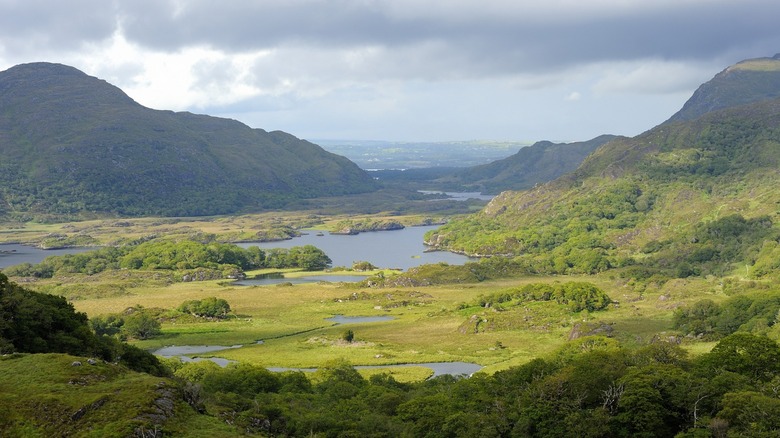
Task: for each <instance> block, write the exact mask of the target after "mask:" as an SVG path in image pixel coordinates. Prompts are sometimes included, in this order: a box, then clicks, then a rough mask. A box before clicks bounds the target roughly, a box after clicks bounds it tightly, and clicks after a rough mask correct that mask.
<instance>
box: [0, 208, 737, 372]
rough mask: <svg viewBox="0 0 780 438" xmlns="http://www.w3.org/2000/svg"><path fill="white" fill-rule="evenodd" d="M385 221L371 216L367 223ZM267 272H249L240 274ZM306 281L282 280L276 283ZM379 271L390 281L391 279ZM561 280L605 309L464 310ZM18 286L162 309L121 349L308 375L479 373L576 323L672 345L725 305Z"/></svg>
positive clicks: (112, 228) (96, 312) (627, 285)
mask: <svg viewBox="0 0 780 438" xmlns="http://www.w3.org/2000/svg"><path fill="white" fill-rule="evenodd" d="M391 217H392V216H373V217H371V219H373V220H385V219H388V218H391ZM392 218H393V219H394V220H399V221H401V222H402V223H405V224H415V223H420V221H422V220H423V219H424V218H423V217H422V216H409V217H392ZM343 219H344V216H339V217H323V216H316V215H310V214H307V215H303V214H301V215H298V214H291V215H276V216H274V215H271V214H268V215H249V216H239V217H231V218H212V219H210V220H200V219H199V220H188V219H171V220H168V219H159V220H158V219H128V220H122V221H120V222H121V223H119V224H117V223H116V222H110V221H96V222H85V223H81V222H80V223H74V224H60V225H57V226H54V225H34V224H28V225H26V228H25V232H29V233H30V234H29V235H30V236H32V235H38V233H44V232H48V233H49V235H51V234H57V233H64V234H63V235H64V236H65V238H74V237H75V236H83V235H85V234H86V233H88V234H89V235H90V236H91V237H92V238H94V239H95V240H96V241H98V242H99V243H101V244H107V243H108V242H109V241H110V240H112V239H113V240H126V239H133V238H137V237H139V236H141V235H142V233H146V234H147V235H148V234H156V235H163V234H170V233H172V234H193V233H212V234H216V235H218V236H219V238H220V240H235V239H234V238H235V237H236V236H241V235H243V234H242V233H246V231H245V230H247V229H252V230H260V229H269V227H289V228H292V229H296V228H301V227H307V228H309V227H319V228H320V229H328V227H329V226H331V227H332V226H333V224H335V223H337V222H338V221H341V220H343ZM242 230H244V231H242ZM17 231H19V232H21V231H22V230H17ZM255 233H257V231H255ZM3 235H4V236H5V237H6V238H7V237H8V236H14V235H16V236H17V237H18V236H20V235H21V234H14V233H13V230H11V229H8V230H6V232H5V233H4V234H3ZM38 238H41V236H40V235H38ZM267 272H269V271H268V270H266V271H256V272H249V273H248V275H249V277H252V276H253V275H256V274H261V273H267ZM343 273H344V272H333V274H343ZM305 274H306V273H304V272H293V271H288V272H286V274H285V275H287V276H296V275H305ZM326 274H327V273H326ZM365 274H366V275H371V274H373V273H372V272H366V273H365ZM385 274H386V275H392V271H386V272H385ZM318 275H319V273H318ZM570 281H583V282H590V283H593V284H595V285H596V286H598V287H600V288H601V289H603V290H604V291H605V292H606V293H607V294H608V295H609V296H610V298H611V299H612V300H613V301H614V303H613V304H611V305H610V306H609V307H608V308H607V309H606V310H603V311H593V312H588V311H582V312H571V311H570V310H569V309H568V307H566V306H564V305H560V304H557V303H555V302H528V303H522V304H518V305H513V306H510V307H506V308H502V307H501V306H496V307H490V308H484V307H479V306H477V305H475V304H474V302H475V301H477V298H478V297H479V296H481V295H490V294H493V293H495V292H500V291H502V290H506V289H510V288H516V287H519V286H522V285H524V284H527V283H556V282H560V283H564V282H570ZM23 285H24V286H25V287H29V288H31V289H33V290H38V291H42V292H48V293H52V294H56V295H63V296H65V297H66V298H67V299H68V300H70V301H72V303H73V305H74V306H75V308H76V310H78V311H81V312H85V313H86V314H87V315H88V316H89V317H95V316H101V315H107V314H111V313H120V312H123V311H125V309H128V308H130V307H133V306H137V305H140V306H143V307H145V308H150V309H161V312H162V313H161V314H163V315H164V317H163V318H162V333H161V335H159V336H155V337H153V338H151V339H148V340H144V341H131V342H133V343H135V344H136V345H138V346H139V347H142V348H145V349H149V350H156V349H158V348H161V347H165V346H171V345H224V346H235V345H241V346H242V347H240V348H231V349H228V350H223V351H218V352H213V353H206V354H201V355H199V356H200V357H221V358H226V359H229V360H234V361H239V362H242V363H252V364H256V365H262V366H266V367H283V368H316V367H317V366H319V365H322V364H323V363H326V362H328V361H333V360H341V359H343V360H347V361H349V362H350V363H352V364H354V365H371V366H377V365H388V366H389V365H394V364H409V363H412V364H413V363H425V362H459V361H462V362H470V363H477V364H479V365H481V366H483V367H484V368H483V371H484V372H487V373H492V372H495V371H498V370H503V369H507V368H509V367H512V366H517V365H521V364H524V363H526V362H528V361H529V360H531V359H533V358H535V357H543V356H546V355H548V354H550V353H552V352H554V351H556V350H558V349H560V348H561V347H562V346H564V345H565V344H566V343H567V341H568V340H569V338H570V335H571V333H572V331H573V329H575V326H577V325H579V326H578V327H576V328H577V331H579V332H580V334H581V335H587V334H588V333H590V332H592V333H602V334H604V333H606V334H609V335H610V336H611V337H613V338H615V339H617V340H618V341H620V342H621V343H626V344H642V343H647V342H649V341H650V340H652V339H653V338H654V337H655V336H666V333H667V332H668V335H669V336H671V335H673V334H674V332H673V331H672V330H671V325H672V324H671V321H672V314H673V311H674V309H676V308H677V307H680V306H683V305H686V304H689V303H692V302H695V301H697V300H699V299H702V298H710V299H712V300H713V301H716V302H720V301H722V300H723V299H725V298H727V297H728V295H727V294H726V293H724V290H723V285H722V281H721V279H718V278H714V277H709V278H688V279H677V280H671V281H668V282H666V283H665V284H664V285H663V286H660V287H658V286H653V284H652V283H650V284H647V283H642V284H634V282H633V281H631V280H626V279H621V278H618V277H616V276H615V274H614V272H609V273H606V274H601V275H595V276H548V277H541V276H533V277H522V278H513V279H503V280H494V281H486V282H481V283H474V284H452V285H438V286H425V287H392V288H372V287H358V286H356V285H354V284H345V283H335V282H334V283H330V282H319V283H304V284H282V285H268V286H239V285H235V284H233V283H232V282H230V281H225V280H212V281H199V282H179V281H176V280H175V279H174V278H173V276H172V275H170V274H167V273H165V272H148V271H146V272H131V271H124V270H121V271H107V272H103V273H100V274H96V275H81V274H73V275H72V276H67V277H62V276H57V277H55V278H53V279H39V280H34V281H30V282H26V283H23ZM208 297H218V298H222V299H224V300H227V302H228V303H229V304H230V307H231V309H232V314H231V317H230V318H228V319H226V320H208V319H205V318H196V317H192V316H189V315H187V316H183V315H181V314H180V315H179V316H175V312H167V313H166V312H165V311H172V310H174V309H176V308H177V307H178V306H179V305H180V304H182V303H183V302H184V301H188V300H199V299H203V298H208ZM165 315H174V316H171V317H165ZM334 315H346V316H376V315H382V316H390V317H392V318H393V319H392V320H389V321H380V322H372V323H358V324H342V325H339V324H335V323H333V322H331V321H328V320H327V318H330V317H332V316H334ZM347 330H352V331H353V332H354V340H353V341H352V342H347V341H345V340H344V339H343V338H344V333H345V332H346V331H347ZM594 330H595V331H594ZM659 334H660V335H659ZM260 341H262V342H260ZM684 345H685V346H686V348H688V349H689V350H690V351H692V352H694V353H701V352H705V351H707V350H708V348H710V347H711V346H712V345H711V344H708V343H704V344H702V343H699V342H694V341H684ZM382 371H386V372H391V373H393V375H394V376H395V377H396V378H397V379H400V380H422V379H424V378H426V377H428V376H430V372H431V371H430V370H429V369H427V368H417V367H414V368H388V369H385V370H376V369H370V370H361V372H362V373H363V374H365V375H370V374H373V373H377V372H382Z"/></svg>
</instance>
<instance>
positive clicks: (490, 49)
mask: <svg viewBox="0 0 780 438" xmlns="http://www.w3.org/2000/svg"><path fill="white" fill-rule="evenodd" d="M778 15H780V6H778V5H777V2H776V0H741V1H740V2H734V1H733V0H654V1H652V2H649V1H639V0H589V1H587V2H583V1H576V0H543V1H542V0H539V1H530V0H529V1H522V2H519V1H516V0H483V1H480V2H474V1H473V0H424V1H421V0H263V1H255V2H238V1H228V2H225V1H216V0H113V1H108V0H73V1H69V2H50V1H45V0H0V68H8V67H10V66H12V65H14V64H18V63H21V62H31V61H41V60H48V61H54V62H62V63H66V64H70V65H74V66H75V67H77V68H80V69H82V70H84V71H86V72H87V73H89V74H92V75H95V76H99V77H101V78H104V79H106V80H108V81H109V82H111V83H114V84H116V85H117V86H119V87H121V88H122V89H124V90H125V91H127V92H128V94H130V95H131V97H133V98H135V99H136V100H138V101H139V102H140V103H142V104H144V105H147V106H151V107H154V108H165V109H174V110H193V111H202V112H209V113H214V114H236V115H242V114H243V115H249V114H253V115H254V117H255V118H253V119H251V120H245V121H247V123H250V124H254V125H255V126H263V127H270V128H274V129H275V128H276V127H273V126H267V125H265V122H264V121H269V120H270V121H276V120H278V121H279V122H280V123H282V124H284V125H285V127H289V128H288V129H292V130H293V131H296V130H297V131H304V130H305V131H307V132H310V131H311V130H309V129H308V127H309V126H313V125H314V124H317V125H319V126H321V127H322V129H323V130H325V129H327V130H328V131H329V132H345V131H350V129H349V124H350V123H354V122H355V121H357V122H360V123H363V126H364V127H366V129H368V128H367V127H368V126H373V127H375V129H377V130H379V129H380V128H382V127H383V123H382V122H383V116H382V114H381V113H382V111H384V112H385V117H391V118H393V120H395V123H396V124H397V125H398V126H397V127H396V128H395V129H396V130H397V129H408V130H409V134H408V135H410V136H415V135H421V134H420V133H424V134H425V135H437V136H441V137H443V136H446V135H449V134H450V133H451V132H454V131H458V132H461V133H463V135H465V133H464V129H465V127H471V129H472V130H473V132H475V134H474V135H476V133H479V135H484V134H483V133H484V132H485V131H486V130H487V129H481V128H480V126H485V127H492V128H494V129H495V131H501V132H502V134H501V136H507V135H511V134H510V133H511V132H516V133H520V134H516V135H522V132H521V130H522V129H525V127H524V126H523V125H522V124H521V123H517V122H514V123H513V121H512V120H511V118H510V117H507V116H506V114H508V113H513V112H514V111H513V109H512V105H513V104H514V105H530V106H533V107H535V108H537V111H536V114H537V115H539V116H546V117H549V118H551V120H545V121H540V120H537V121H536V122H535V123H536V124H537V125H539V129H542V128H543V127H544V126H547V127H548V128H547V129H550V130H555V135H559V137H558V138H565V137H567V135H566V134H563V132H564V130H568V131H569V132H572V134H570V135H572V136H574V135H579V134H575V133H574V132H575V129H576V128H575V127H576V126H577V124H578V123H582V124H583V125H584V124H585V123H586V120H588V122H587V123H590V126H601V124H600V122H599V121H597V120H593V117H595V116H596V115H597V114H596V113H594V111H597V110H598V111H602V113H601V114H602V115H603V117H604V118H605V119H612V120H615V119H614V117H611V115H608V113H606V112H603V111H607V112H608V111H610V107H608V106H606V105H605V106H604V107H600V108H598V109H597V108H594V107H589V106H588V105H584V103H585V101H586V100H587V101H588V102H592V103H591V104H593V105H596V104H600V103H599V102H602V103H603V102H605V101H607V100H609V101H610V102H611V104H612V105H613V106H617V107H620V105H623V106H624V107H625V106H628V105H629V103H628V99H634V100H636V99H645V98H648V99H667V100H666V102H667V103H666V104H663V105H661V104H660V103H659V106H658V110H657V111H665V110H666V109H667V108H669V107H671V106H672V105H678V104H679V100H680V99H681V96H685V94H690V92H692V91H693V89H695V88H696V87H697V86H698V85H699V84H700V83H702V82H704V81H706V80H708V79H709V78H710V77H712V75H714V74H715V73H717V72H718V71H720V70H722V69H723V68H725V67H726V66H728V65H729V64H732V63H734V62H737V61H739V60H742V59H745V58H750V57H757V56H771V55H773V54H774V53H776V52H778V51H780V49H778V47H780V26H777V25H776V17H777V16H778ZM572 90H577V91H576V92H573V91H572ZM449 93H452V95H450V94H449ZM580 93H581V94H580ZM582 95H586V96H588V99H582V100H580V101H579V104H578V105H569V107H572V108H571V109H570V110H571V111H574V107H577V108H579V111H583V112H582V113H571V114H568V113H567V114H565V117H566V118H567V121H568V122H569V123H567V124H566V125H565V126H560V125H561V124H560V123H559V120H556V119H555V118H556V117H564V114H563V113H562V112H561V111H560V110H559V109H554V107H553V106H552V105H553V103H552V102H556V103H557V104H561V96H566V99H565V100H569V101H570V100H576V99H578V98H579V97H581V96H582ZM505 96H506V97H505ZM621 96H622V98H623V100H622V101H620V99H619V98H620V97H621ZM659 96H666V97H659ZM510 97H511V100H509V99H510ZM485 98H491V99H494V100H496V101H499V102H500V104H496V105H493V106H494V107H495V108H496V110H495V111H493V110H491V105H490V104H489V103H485V100H484V99H485ZM423 99H428V100H427V101H424V100H423ZM599 99H600V100H599ZM467 100H468V101H470V102H471V104H470V105H471V106H472V107H474V108H478V109H479V111H480V114H476V113H475V112H473V111H469V110H468V104H465V105H464V107H461V109H460V110H456V109H455V108H453V107H452V105H455V104H456V103H457V102H466V101H467ZM437 102H440V104H437ZM445 105H450V107H445ZM653 105H655V104H653ZM653 105H642V104H637V103H636V101H635V102H634V103H633V105H632V106H633V107H634V108H637V107H645V106H648V107H649V106H653ZM548 107H549V108H551V109H550V110H549V112H547V111H540V110H539V109H540V108H545V109H546V108H548ZM334 108H338V110H334ZM673 110H676V108H672V112H673ZM421 111H427V112H433V113H438V114H446V115H447V116H446V117H448V118H449V119H450V120H457V121H456V122H454V123H448V120H443V119H435V118H433V117H432V116H431V115H430V114H427V113H422V112H421ZM499 111H501V112H499ZM587 111H590V113H585V112H587ZM642 111H645V110H642ZM648 111H649V110H648ZM274 112H276V113H274ZM518 113H519V114H518V117H532V116H533V115H534V114H533V113H529V114H525V113H523V112H522V111H520V112H518ZM624 113H625V111H624ZM336 114H338V115H339V116H340V117H342V118H341V119H336V118H335V115H336ZM643 114H644V113H642V114H640V112H639V111H635V112H634V115H635V117H646V118H647V119H651V120H655V119H656V118H657V117H658V114H657V113H653V114H652V115H650V114H645V115H643ZM371 117H373V118H371ZM442 117H445V116H442ZM315 118H319V119H320V120H325V119H327V120H329V124H328V125H327V126H326V125H325V124H324V123H319V122H316V123H315V122H313V121H312V119H315ZM578 118H579V119H578ZM580 119H581V120H582V122H579V121H578V120H580ZM422 120H430V123H429V124H428V126H429V127H430V126H436V129H438V130H439V131H437V133H434V132H433V128H430V129H428V130H426V126H424V124H423V123H421V122H420V121H422ZM502 123H503V124H505V125H501V124H502ZM453 126H454V127H453ZM559 126H560V127H559ZM533 129H536V128H533ZM353 131H355V132H357V131H359V130H358V129H355V130H353ZM610 131H612V132H615V130H610ZM377 132H379V131H377ZM580 132H585V129H584V130H581V131H580ZM377 135H379V134H377ZM550 137H552V135H551V136H550ZM450 138H451V137H450ZM571 139H578V138H571Z"/></svg>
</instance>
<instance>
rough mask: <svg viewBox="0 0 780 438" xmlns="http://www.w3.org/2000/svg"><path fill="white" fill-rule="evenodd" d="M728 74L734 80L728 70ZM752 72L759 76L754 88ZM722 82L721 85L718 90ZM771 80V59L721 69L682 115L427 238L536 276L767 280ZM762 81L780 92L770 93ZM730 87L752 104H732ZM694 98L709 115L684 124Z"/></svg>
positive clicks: (773, 203) (771, 243)
mask: <svg viewBox="0 0 780 438" xmlns="http://www.w3.org/2000/svg"><path fill="white" fill-rule="evenodd" d="M734 71H739V72H740V73H738V74H731V73H728V72H734ZM753 73H755V75H754V74H753ZM756 75H760V76H761V77H763V78H764V79H763V80H761V81H758V82H756V81H755V80H754V78H755V77H756ZM724 77H728V81H731V82H730V86H729V87H723V86H719V85H718V84H721V83H723V81H724ZM740 78H743V79H744V80H740ZM778 78H780V59H778V58H777V57H775V58H764V59H759V60H752V61H746V62H742V63H740V64H737V66H734V67H730V68H729V69H727V70H726V71H725V72H724V73H721V74H719V75H718V76H716V78H715V79H713V81H711V82H709V83H708V84H705V85H703V86H702V87H701V88H700V89H699V90H698V91H697V93H696V95H695V96H694V97H692V98H691V100H692V101H693V102H689V103H687V104H686V108H688V110H686V111H685V114H688V116H685V117H682V116H681V117H674V118H672V119H671V120H669V121H667V122H665V123H663V124H661V125H659V126H657V127H655V128H653V129H650V130H649V131H647V132H645V133H643V134H641V135H639V136H636V137H634V138H617V139H614V140H613V141H610V142H608V143H606V144H604V145H603V146H601V147H600V148H598V149H597V150H596V151H595V152H594V153H593V154H591V155H590V156H589V157H588V158H587V159H586V160H585V161H584V162H583V163H582V165H581V166H580V167H579V168H578V169H577V170H576V171H575V172H572V173H570V174H568V175H565V176H563V177H561V178H559V179H557V180H555V181H552V182H550V183H548V184H544V185H541V186H538V187H536V188H534V189H532V190H529V191H525V192H505V193H503V194H501V195H499V196H498V197H497V198H496V199H494V200H493V201H492V202H491V203H490V204H489V205H488V206H487V207H486V208H485V209H484V210H483V211H482V212H480V213H478V214H475V215H473V216H470V217H468V218H465V219H463V220H460V221H455V222H453V223H451V224H448V225H446V226H444V227H442V228H440V229H439V230H438V231H437V232H436V233H434V234H432V235H429V236H428V243H429V244H431V245H434V246H437V247H440V248H447V249H452V250H456V251H462V252H465V253H469V254H478V255H496V254H504V255H512V256H520V257H522V258H523V260H524V263H527V264H528V269H529V270H530V271H536V272H553V273H576V272H584V273H592V272H599V271H603V270H606V269H610V268H614V267H625V266H629V265H635V264H639V265H642V266H645V267H648V269H649V268H652V269H650V271H652V270H659V271H663V272H665V273H667V274H669V273H672V271H679V272H675V275H676V274H680V275H681V276H685V275H691V274H698V273H701V274H704V273H718V274H724V273H728V272H731V271H732V270H735V269H741V272H742V273H745V272H746V271H747V273H749V274H751V275H753V274H755V275H759V274H761V275H764V274H767V273H771V272H773V270H775V269H776V268H779V267H780V262H777V261H776V260H777V259H778V256H780V250H778V249H777V247H778V239H777V235H778V229H777V227H776V226H775V225H774V221H775V220H776V217H777V214H778V209H779V208H780V189H778V187H780V166H778V164H780V98H778V97H777V95H778V92H780V80H778ZM767 83H775V84H778V87H777V89H773V90H771V91H767V89H766V88H765V87H766V84H767ZM735 89H742V90H743V92H742V93H741V94H745V95H752V96H753V97H751V98H750V99H748V102H743V100H742V99H737V100H734V99H733V98H732V96H733V90H735ZM765 91H766V92H765ZM760 96H764V97H763V98H760ZM696 102H717V103H718V105H717V106H718V108H717V109H714V110H712V111H708V112H707V111H705V112H704V113H703V114H702V115H701V116H699V117H696V118H693V117H694V116H693V114H694V111H704V110H703V109H702V108H703V107H702V106H701V105H699V104H697V103H696ZM678 114H680V113H678ZM746 266H747V269H746Z"/></svg>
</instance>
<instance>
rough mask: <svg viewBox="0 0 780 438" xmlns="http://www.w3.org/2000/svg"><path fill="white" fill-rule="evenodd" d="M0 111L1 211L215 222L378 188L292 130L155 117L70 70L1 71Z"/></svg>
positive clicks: (40, 66)
mask: <svg viewBox="0 0 780 438" xmlns="http://www.w3.org/2000/svg"><path fill="white" fill-rule="evenodd" d="M0 108H2V111H0V216H6V217H14V218H19V219H30V218H33V217H35V218H39V219H40V218H47V217H55V218H56V217H69V216H70V217H80V216H81V217H83V216H85V215H90V214H106V213H108V214H116V215H130V216H139V215H165V216H182V215H211V214H223V213H233V212H236V211H240V210H257V209H263V208H272V207H278V206H280V205H283V204H284V203H285V202H286V201H288V200H291V199H300V198H312V197H318V196H331V195H343V194H351V193H361V192H367V191H372V190H374V189H375V188H376V187H375V184H374V182H373V180H372V178H371V177H370V176H369V175H368V174H366V173H365V172H364V171H363V170H361V169H359V168H358V167H357V166H356V165H355V164H354V163H352V162H350V161H349V160H347V159H346V158H344V157H341V156H338V155H335V154H332V153H329V152H326V151H325V150H323V149H322V148H320V147H319V146H317V145H315V144H312V143H309V142H307V141H304V140H300V139H298V138H295V137H294V136H292V135H290V134H287V133H284V132H281V131H274V132H266V131H263V130H261V129H252V128H250V127H248V126H246V125H244V124H242V123H239V122H237V121H235V120H228V119H222V118H216V117H210V116H206V115H196V114H191V113H174V112H171V111H157V110H152V109H149V108H146V107H143V106H141V105H139V104H138V103H136V102H135V101H133V100H132V99H131V98H130V97H128V96H127V95H126V94H125V93H124V92H122V91H121V90H120V89H119V88H117V87H114V86H112V85H110V84H108V83H107V82H105V81H103V80H100V79H97V78H94V77H91V76H88V75H86V74H84V73H83V72H81V71H79V70H77V69H75V68H73V67H68V66H65V65H59V64H50V63H32V64H23V65H18V66H15V67H12V68H10V69H8V70H6V71H4V72H0Z"/></svg>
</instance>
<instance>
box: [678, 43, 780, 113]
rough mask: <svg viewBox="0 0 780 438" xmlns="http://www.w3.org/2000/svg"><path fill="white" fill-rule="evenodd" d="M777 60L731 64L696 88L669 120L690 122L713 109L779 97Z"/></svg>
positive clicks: (779, 75)
mask: <svg viewBox="0 0 780 438" xmlns="http://www.w3.org/2000/svg"><path fill="white" fill-rule="evenodd" d="M778 61H780V53H778V54H777V55H775V56H774V57H772V58H757V59H748V60H745V61H742V62H739V63H737V64H734V65H732V66H731V67H729V68H727V69H725V70H723V71H722V72H720V73H718V74H717V75H716V76H715V77H714V78H712V80H710V81H709V82H707V83H705V84H703V85H702V86H701V87H699V89H698V90H696V91H695V92H694V93H693V96H691V98H690V99H688V101H687V102H686V103H685V105H683V107H682V109H681V110H680V111H678V112H677V113H676V114H674V115H673V116H672V117H671V118H670V119H669V121H671V122H679V121H685V120H693V119H696V118H699V117H700V116H702V115H704V114H706V113H708V112H712V111H715V110H719V109H723V108H729V107H733V106H738V105H743V104H747V103H751V102H758V101H761V100H766V99H769V98H772V97H780V74H779V71H780V62H778Z"/></svg>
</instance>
